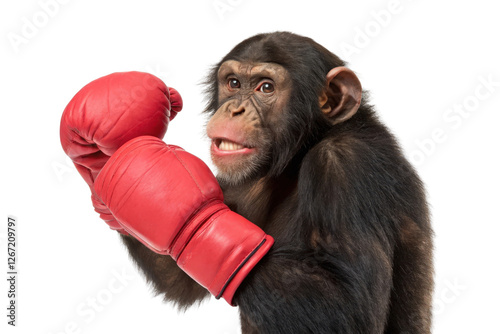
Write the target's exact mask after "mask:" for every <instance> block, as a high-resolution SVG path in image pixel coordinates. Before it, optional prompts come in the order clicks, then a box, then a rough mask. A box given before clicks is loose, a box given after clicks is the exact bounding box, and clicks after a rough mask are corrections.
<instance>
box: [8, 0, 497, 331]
mask: <svg viewBox="0 0 500 334" xmlns="http://www.w3.org/2000/svg"><path fill="white" fill-rule="evenodd" d="M55 1H56V0H41V1H35V0H26V1H2V3H1V5H0V22H1V39H0V44H1V61H0V70H1V72H0V73H1V74H0V78H1V79H0V80H1V83H0V85H1V86H0V88H1V89H0V115H1V116H0V117H1V121H0V126H1V129H0V133H1V143H2V144H1V145H2V149H1V152H2V156H1V159H2V160H1V167H0V168H1V188H0V189H1V190H0V191H1V201H0V203H1V215H0V217H1V218H0V219H1V220H2V228H1V230H0V244H1V245H0V249H1V256H0V263H1V265H0V267H1V268H2V272H3V273H4V274H2V275H0V276H1V277H4V276H5V275H6V272H7V268H6V262H7V259H6V230H7V229H6V221H7V216H8V215H14V216H16V217H17V219H18V231H19V232H18V235H19V239H18V246H19V251H18V260H19V267H18V269H19V273H20V274H19V282H18V293H19V298H18V307H19V309H18V327H16V328H14V329H13V328H11V327H10V326H7V324H6V322H7V318H6V313H7V311H6V310H5V308H6V306H7V297H6V295H7V285H6V280H5V279H1V282H2V283H1V284H0V295H1V296H2V297H1V300H0V306H1V307H0V308H1V309H2V310H3V311H1V314H0V319H2V320H1V322H2V324H1V325H0V326H1V328H2V329H1V331H2V332H3V333H5V332H4V329H5V328H8V329H9V331H8V333H16V332H17V333H44V334H49V333H52V334H55V333H110V332H111V333H136V332H143V333H239V329H238V327H239V320H238V312H237V309H236V308H231V307H229V306H227V305H226V304H225V302H224V301H215V300H212V301H210V302H208V303H205V304H203V305H201V306H200V307H199V308H194V309H191V310H189V311H188V312H186V313H185V314H182V313H178V312H177V311H176V310H174V309H173V308H172V307H171V306H169V305H168V304H164V303H162V301H161V298H158V297H156V298H155V297H153V296H152V293H151V291H150V289H149V287H147V285H146V284H145V282H144V280H143V279H142V277H141V276H140V275H139V273H138V272H137V271H136V269H135V268H134V266H133V265H132V264H131V262H130V260H129V258H128V255H127V252H126V250H125V247H124V246H122V245H121V244H120V241H119V238H118V236H117V235H116V234H115V233H113V232H112V231H110V230H108V229H107V226H106V225H105V224H104V223H103V222H101V221H100V220H99V218H98V216H97V214H95V213H94V212H93V210H92V207H91V203H90V198H89V191H88V188H87V185H86V184H85V183H84V182H83V181H82V180H81V178H80V176H79V175H78V174H77V172H76V170H75V169H74V168H73V167H72V166H71V165H69V164H68V162H67V159H66V158H65V155H64V153H63V151H62V149H61V147H60V143H59V120H60V117H61V113H62V111H63V109H64V107H65V106H66V104H67V103H68V102H69V100H70V99H71V97H72V96H73V95H74V94H75V93H76V92H77V91H78V90H79V89H80V88H81V87H83V86H84V85H85V84H86V83H88V82H90V81H92V80H94V79H96V78H98V77H100V76H103V75H106V74H109V73H111V72H115V71H128V70H140V71H147V72H151V73H153V74H156V75H157V76H159V77H160V78H161V79H163V80H164V81H165V82H166V83H167V84H168V85H170V86H172V87H175V88H177V89H178V90H179V91H180V92H181V94H182V96H183V98H184V110H183V111H182V113H181V114H179V115H178V117H177V118H176V119H175V121H174V122H173V123H171V124H170V127H169V131H168V133H167V136H166V139H165V140H166V141H167V142H169V143H173V144H178V145H180V146H183V147H184V148H185V149H186V150H188V151H191V152H192V153H194V154H196V155H198V156H200V157H201V158H203V159H204V160H205V161H206V162H207V163H208V162H209V154H208V153H209V152H208V147H209V145H208V142H207V140H206V139H205V138H204V131H203V125H204V122H205V120H204V118H203V116H202V115H200V111H201V110H202V109H203V106H204V102H203V96H202V87H201V86H200V82H201V81H202V80H203V78H204V76H205V74H206V73H207V71H208V69H209V68H210V66H211V65H213V64H214V63H215V62H217V61H218V60H219V59H220V58H221V57H222V56H223V55H224V54H226V53H227V52H228V51H229V50H230V48H231V47H232V46H234V45H235V44H236V43H238V42H240V41H241V40H243V39H244V38H247V37H249V36H252V35H254V34H256V33H259V32H268V31H275V30H289V31H292V32H295V33H299V34H303V35H307V36H309V37H312V38H313V39H315V40H316V41H317V42H319V43H321V44H323V45H324V46H325V47H327V48H328V49H330V50H331V51H333V52H335V53H337V54H338V55H339V56H341V57H343V58H344V59H346V60H347V61H349V63H350V67H351V68H352V69H353V70H354V71H355V72H356V73H357V74H358V75H359V77H360V79H361V82H362V83H363V86H364V88H365V89H368V90H370V91H371V96H372V102H373V103H374V104H375V105H376V107H377V110H378V111H379V113H380V116H381V118H382V119H383V120H384V122H386V123H387V125H388V126H389V127H390V128H391V129H392V130H393V131H394V133H395V134H396V135H397V136H398V138H399V139H400V141H401V144H402V146H403V148H404V150H405V153H406V154H407V156H408V157H409V158H410V159H411V160H412V161H413V162H414V163H415V165H416V167H417V168H418V171H419V173H420V175H421V177H422V178H423V180H424V182H425V183H426V185H427V190H428V193H429V202H430V204H431V207H432V214H433V226H434V229H435V233H436V237H435V244H436V251H435V264H436V293H435V316H434V331H433V332H434V333H439V334H447V333H485V334H489V333H500V322H499V321H498V316H499V314H500V303H499V300H500V291H499V283H500V273H499V263H500V260H499V255H500V242H499V237H500V227H499V223H500V218H499V215H498V206H499V205H500V203H499V197H500V196H499V186H500V181H499V177H498V172H499V170H500V164H499V159H498V152H499V149H498V145H499V144H500V141H499V134H498V133H499V130H498V127H499V124H500V116H499V111H500V110H499V108H498V107H499V105H500V83H499V82H500V67H499V65H498V64H499V61H500V47H499V37H498V33H499V32H500V20H499V16H498V8H493V5H492V4H494V3H495V2H494V1H491V0H476V1H430V0H427V1H426V0H421V1H416V0H414V1H410V0H400V1H399V2H398V1H396V2H394V1H390V0H377V1H373V0H372V1H351V2H349V3H348V2H347V1H331V0H330V1H315V0H311V1H295V2H294V1H269V0H258V1H256V0H252V1H250V0H220V1H219V0H217V1H214V0H207V1H165V0H162V1H160V0H157V1H154V0H145V1H144V0H143V1H129V0H114V1H97V0H85V1H83V0H65V1H62V0H60V1H59V2H55ZM63 2H64V3H63ZM47 3H52V5H50V6H49V5H44V4H47ZM54 4H56V5H57V7H56V6H54ZM387 13H390V14H389V15H387ZM31 25H33V26H31ZM30 26H31V29H30ZM33 27H34V28H35V29H33ZM488 80H490V81H491V82H493V84H490V85H489V86H487V85H485V84H484V81H488ZM460 108H461V109H462V110H464V112H465V113H464V116H460V117H459V118H457V117H458V116H457V115H458V114H457V113H456V112H455V111H456V110H458V109H460ZM450 109H451V111H450ZM454 110H455V111H454ZM446 117H448V118H446ZM450 117H454V118H450ZM433 136H434V137H433ZM431 140H432V141H431ZM117 276H120V279H117V278H116V277H117ZM92 300H95V301H96V302H95V303H96V305H94V307H95V309H93V308H92V305H93V304H92Z"/></svg>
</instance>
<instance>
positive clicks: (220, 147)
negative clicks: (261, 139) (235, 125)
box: [213, 138, 252, 153]
mask: <svg viewBox="0 0 500 334" xmlns="http://www.w3.org/2000/svg"><path fill="white" fill-rule="evenodd" d="M213 149H214V151H216V152H217V153H224V152H228V153H249V152H250V151H251V150H252V148H251V147H247V146H245V145H243V144H239V143H236V142H233V141H231V140H228V139H225V138H216V139H214V140H213Z"/></svg>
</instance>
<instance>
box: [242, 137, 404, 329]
mask: <svg viewBox="0 0 500 334" xmlns="http://www.w3.org/2000/svg"><path fill="white" fill-rule="evenodd" d="M377 155H379V153H375V152H373V151H372V150H371V148H370V147H368V146H367V145H366V144H363V143H362V142H360V141H359V142H358V141H356V140H354V139H353V140H350V142H349V143H346V139H343V140H339V141H336V142H334V141H333V140H330V141H326V142H323V143H321V144H319V145H317V146H316V147H315V148H314V149H313V150H311V151H310V152H309V153H308V154H307V156H306V158H305V159H304V161H303V164H302V167H301V171H300V175H299V184H298V193H299V195H298V197H299V199H298V208H297V211H296V219H294V220H292V221H286V222H285V221H283V222H275V223H277V224H282V225H283V226H284V228H286V229H294V231H296V232H294V233H293V236H292V237H289V240H282V239H280V238H276V243H275V247H274V248H273V249H272V250H271V252H270V253H269V254H268V256H267V257H266V258H265V260H264V261H262V262H261V263H259V265H258V266H257V267H256V269H255V270H254V272H253V273H252V274H251V275H250V276H249V277H247V279H246V281H245V282H244V283H243V285H242V286H241V287H240V289H239V291H238V293H237V295H236V301H237V303H238V305H239V306H240V310H241V319H242V325H243V333H343V334H348V333H357V334H359V333H383V331H384V327H385V324H386V321H387V315H388V309H389V300H390V293H391V286H392V252H393V244H394V241H393V240H394V234H395V229H396V227H395V226H396V223H395V221H393V220H396V219H397V218H396V215H397V210H398V208H397V207H395V206H392V205H391V202H392V201H393V200H395V199H394V198H391V197H392V195H393V193H392V189H389V188H387V187H390V184H391V183H388V182H387V180H382V179H383V178H384V175H385V173H386V172H387V171H386V170H384V168H385V167H384V164H386V163H391V164H394V163H395V161H385V162H384V161H382V160H381V159H379V158H377ZM381 178H382V179H381ZM382 184H384V185H385V188H384V187H381V185H382ZM388 184H389V185H388ZM387 185H388V186H387ZM290 235H291V234H290Z"/></svg>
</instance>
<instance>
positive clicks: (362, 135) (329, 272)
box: [124, 33, 433, 334]
mask: <svg viewBox="0 0 500 334" xmlns="http://www.w3.org/2000/svg"><path fill="white" fill-rule="evenodd" d="M228 59H235V60H238V61H251V62H269V61H271V62H275V63H278V64H280V65H282V66H284V67H285V68H286V69H287V70H288V71H289V73H290V76H291V80H292V82H293V85H294V91H293V92H292V94H291V95H290V96H291V97H290V101H289V103H288V109H287V111H286V113H285V115H284V116H283V117H282V118H281V119H280V122H283V124H285V125H286V126H283V124H281V127H277V126H272V125H273V124H270V125H269V126H268V127H267V129H268V130H267V131H270V132H272V131H273V129H275V128H284V129H285V130H283V131H282V133H277V134H276V133H273V134H272V136H271V137H272V138H273V141H274V142H275V144H274V150H275V151H273V154H272V157H271V159H270V161H269V164H268V165H267V166H265V168H262V169H261V170H260V172H259V173H255V174H254V175H253V176H252V177H249V178H246V179H245V180H244V181H242V182H239V183H238V184H236V185H234V184H229V183H225V182H223V181H221V186H222V188H223V191H224V196H225V201H226V203H227V204H228V206H229V207H230V208H231V209H232V210H234V211H236V212H238V213H239V214H241V215H243V216H244V217H246V218H247V219H249V220H250V221H252V222H253V223H255V224H257V225H259V226H261V227H262V228H263V229H264V230H265V231H266V232H267V233H268V234H270V235H272V236H273V237H274V238H275V240H276V243H275V245H274V246H273V248H272V249H271V251H270V253H269V254H268V255H267V256H265V257H264V258H263V260H262V261H261V262H260V263H259V264H258V265H257V266H256V267H255V269H254V270H253V271H252V272H251V273H250V275H249V276H248V277H247V278H246V280H245V281H244V282H243V284H242V285H241V287H240V288H239V290H238V291H237V293H236V295H235V301H236V302H237V303H238V305H239V307H240V314H241V322H242V330H243V333H287V334H288V333H343V334H347V333H398V334H399V333H411V334H414V333H430V326H431V298H432V289H433V278H432V273H433V269H432V230H431V227H430V221H429V213H428V209H427V204H426V199H425V193H424V189H423V185H422V182H421V181H420V179H419V178H418V176H417V175H416V173H415V171H414V169H413V168H412V167H411V166H410V164H409V163H408V162H407V160H406V159H405V158H404V156H403V155H402V154H401V151H400V149H399V147H398V145H397V142H396V140H395V139H394V137H393V136H392V135H391V134H390V132H389V131H388V130H387V129H386V128H385V126H383V125H382V124H381V123H380V122H379V120H378V119H377V117H376V116H375V113H374V111H373V108H372V107H371V106H370V105H368V103H367V101H366V99H363V101H362V104H361V106H360V108H359V110H358V112H357V113H356V114H355V115H354V116H353V117H352V118H351V119H349V120H347V121H346V122H344V123H340V124H335V125H332V124H331V122H329V120H328V119H327V118H326V117H324V115H323V114H322V113H321V111H320V110H319V107H318V102H317V101H318V94H319V93H320V92H321V90H322V88H323V85H324V77H325V75H326V73H327V72H328V71H329V70H330V69H331V68H334V67H337V66H343V65H344V63H343V62H342V61H341V60H340V59H339V58H337V57H336V56H334V55H333V54H331V53H330V52H329V51H328V50H326V49H325V48H323V47H322V46H320V45H318V44H317V43H315V42H314V41H312V40H310V39H308V38H304V37H301V36H297V35H294V34H290V33H273V34H263V35H257V36H254V37H252V38H250V39H248V40H246V41H243V42H242V43H241V44H239V45H238V46H236V47H235V48H234V49H233V50H232V51H231V52H230V53H229V54H228V55H227V56H226V57H225V58H224V59H223V60H222V61H221V63H222V62H223V61H225V60H228ZM221 63H219V64H218V65H217V66H216V67H215V68H214V70H213V71H212V73H211V75H210V76H209V81H210V86H209V89H208V94H209V105H208V108H207V110H208V112H210V113H212V114H213V113H214V112H215V111H216V110H217V109H218V107H219V106H220V101H219V100H218V99H219V97H218V96H219V95H218V87H217V83H216V82H215V81H214V80H216V75H217V69H218V66H220V64H221ZM124 239H125V241H126V242H125V243H126V245H127V246H128V248H129V250H130V253H131V255H132V257H133V258H134V259H135V260H136V262H137V263H138V265H139V266H140V267H141V268H142V270H143V271H144V272H145V274H146V277H147V278H148V280H149V281H150V282H152V284H153V286H154V287H155V288H156V290H157V292H158V293H161V294H164V296H165V298H166V299H167V300H171V301H173V302H175V303H177V305H178V306H179V307H181V308H186V307H188V306H190V305H192V304H193V303H195V302H196V301H198V300H201V299H202V298H204V297H205V296H206V295H207V294H206V292H205V290H204V289H203V288H201V287H200V286H199V285H197V284H196V283H195V282H193V281H192V280H191V279H190V278H189V277H188V276H187V275H185V274H184V273H183V272H182V271H180V270H179V269H178V268H177V266H176V265H175V263H174V262H173V261H172V260H170V258H168V257H165V256H161V255H157V254H155V253H153V252H151V251H149V250H148V249H147V248H145V247H144V246H142V245H141V244H140V243H138V242H137V241H135V240H134V239H132V238H129V237H124ZM207 251H209V250H207Z"/></svg>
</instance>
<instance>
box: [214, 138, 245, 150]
mask: <svg viewBox="0 0 500 334" xmlns="http://www.w3.org/2000/svg"><path fill="white" fill-rule="evenodd" d="M241 149H243V145H239V144H236V143H233V142H230V141H225V140H222V141H221V142H220V145H219V150H222V151H236V150H241Z"/></svg>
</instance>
